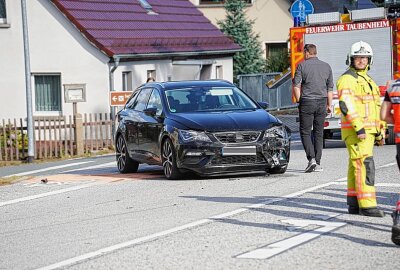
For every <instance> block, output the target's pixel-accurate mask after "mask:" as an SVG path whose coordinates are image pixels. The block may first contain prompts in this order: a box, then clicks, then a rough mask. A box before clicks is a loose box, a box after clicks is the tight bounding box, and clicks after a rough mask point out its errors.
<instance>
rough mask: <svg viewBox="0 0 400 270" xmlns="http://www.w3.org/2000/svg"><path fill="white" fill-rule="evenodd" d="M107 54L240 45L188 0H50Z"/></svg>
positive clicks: (220, 48) (207, 49)
mask: <svg viewBox="0 0 400 270" xmlns="http://www.w3.org/2000/svg"><path fill="white" fill-rule="evenodd" d="M52 2H53V3H54V4H55V5H56V6H57V7H58V9H60V11H61V12H63V13H64V14H65V16H67V18H68V19H69V20H70V21H71V22H72V23H73V24H75V25H76V27H77V28H78V29H79V30H80V31H81V32H82V34H83V35H85V36H86V37H87V38H88V39H89V40H90V41H91V42H93V43H94V44H95V45H96V46H97V47H98V48H99V49H101V50H102V51H104V52H105V53H106V54H107V55H108V56H114V55H116V54H117V55H118V54H125V55H134V54H158V53H185V52H212V51H226V52H232V51H236V50H238V49H240V47H239V45H237V44H235V43H234V42H233V41H232V40H231V39H230V38H228V37H227V36H225V35H224V34H223V33H222V32H221V31H220V30H219V29H218V28H217V27H215V26H214V25H213V24H212V23H211V22H210V21H209V20H208V19H207V18H206V17H205V16H204V15H203V14H202V13H201V12H200V11H199V10H198V9H197V8H196V7H195V6H194V5H193V4H192V3H191V2H190V1H189V0H147V2H148V3H149V4H150V5H151V6H152V10H153V11H154V12H156V13H157V14H158V15H150V14H148V13H147V11H146V9H144V8H143V7H142V6H141V5H140V3H139V1H138V0H52Z"/></svg>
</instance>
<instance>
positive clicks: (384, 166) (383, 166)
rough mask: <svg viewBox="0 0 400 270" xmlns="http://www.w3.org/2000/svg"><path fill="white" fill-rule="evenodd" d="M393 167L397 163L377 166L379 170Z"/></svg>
mask: <svg viewBox="0 0 400 270" xmlns="http://www.w3.org/2000/svg"><path fill="white" fill-rule="evenodd" d="M393 165H397V163H395V162H393V163H388V164H386V165H382V166H379V168H386V167H390V166H393Z"/></svg>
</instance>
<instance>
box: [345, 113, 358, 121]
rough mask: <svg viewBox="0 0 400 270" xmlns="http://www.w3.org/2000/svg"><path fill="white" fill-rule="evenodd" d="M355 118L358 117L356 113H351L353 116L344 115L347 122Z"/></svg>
mask: <svg viewBox="0 0 400 270" xmlns="http://www.w3.org/2000/svg"><path fill="white" fill-rule="evenodd" d="M357 117H359V115H358V113H353V114H348V115H346V119H347V120H349V121H351V120H353V119H355V118H357Z"/></svg>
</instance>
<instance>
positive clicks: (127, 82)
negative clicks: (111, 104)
mask: <svg viewBox="0 0 400 270" xmlns="http://www.w3.org/2000/svg"><path fill="white" fill-rule="evenodd" d="M122 91H132V72H130V71H127V72H122Z"/></svg>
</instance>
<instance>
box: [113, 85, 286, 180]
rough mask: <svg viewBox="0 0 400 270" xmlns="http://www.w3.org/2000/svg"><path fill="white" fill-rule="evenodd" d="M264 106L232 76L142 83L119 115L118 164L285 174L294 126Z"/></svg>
mask: <svg viewBox="0 0 400 270" xmlns="http://www.w3.org/2000/svg"><path fill="white" fill-rule="evenodd" d="M265 106H266V104H265V103H260V104H259V103H256V102H255V101H253V100H252V99H251V98H250V97H249V96H247V95H246V94H245V93H244V92H243V91H242V90H240V89H238V88H237V87H236V86H235V85H233V84H232V83H230V82H227V81H221V80H211V81H180V82H163V83H149V84H144V85H142V86H140V87H139V88H138V89H136V90H135V91H134V92H133V94H132V96H131V97H130V99H129V100H128V101H127V103H126V105H125V107H124V109H123V110H121V111H120V112H118V114H117V120H118V128H117V131H116V133H115V145H116V159H117V166H118V170H119V171H120V172H121V173H129V172H136V171H137V169H138V166H139V163H147V164H157V165H162V166H163V169H164V174H165V176H166V178H168V179H177V178H180V177H181V175H182V173H183V172H185V171H192V172H195V173H197V174H199V175H202V176H206V175H217V174H227V173H244V172H246V173H248V172H269V173H284V172H285V171H286V168H287V166H288V163H289V157H290V130H289V128H288V127H286V126H285V125H283V124H282V122H281V121H280V120H278V119H277V118H276V117H274V116H272V115H271V114H269V113H268V112H266V111H265Z"/></svg>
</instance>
